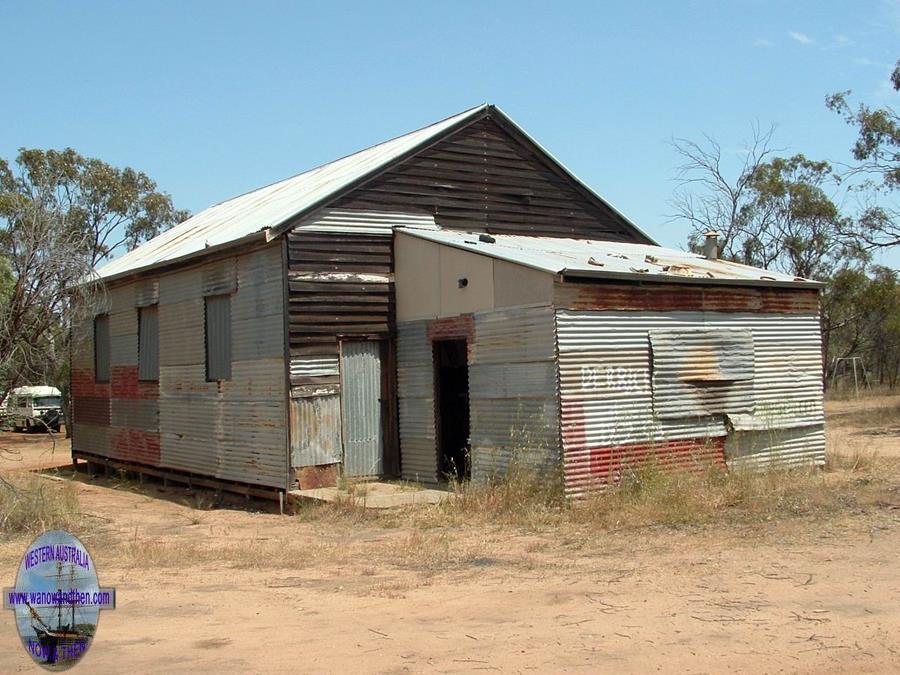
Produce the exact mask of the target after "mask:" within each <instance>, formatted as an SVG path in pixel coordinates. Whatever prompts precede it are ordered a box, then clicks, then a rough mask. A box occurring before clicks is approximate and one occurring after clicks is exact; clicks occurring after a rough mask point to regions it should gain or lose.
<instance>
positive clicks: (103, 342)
mask: <svg viewBox="0 0 900 675" xmlns="http://www.w3.org/2000/svg"><path fill="white" fill-rule="evenodd" d="M94 379H96V381H97V382H109V315H108V314H99V315H97V316H96V317H94Z"/></svg>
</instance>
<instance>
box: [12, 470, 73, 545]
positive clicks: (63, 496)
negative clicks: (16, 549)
mask: <svg viewBox="0 0 900 675" xmlns="http://www.w3.org/2000/svg"><path fill="white" fill-rule="evenodd" d="M83 524H84V523H83V515H82V512H81V508H80V505H79V503H78V493H77V490H76V487H75V486H74V485H73V484H72V483H71V482H69V481H52V480H49V479H47V478H45V477H42V476H39V475H35V474H33V473H30V472H24V471H22V472H20V471H17V472H14V473H6V474H0V533H2V534H4V535H6V536H14V535H24V534H40V533H41V532H45V531H47V530H80V529H83Z"/></svg>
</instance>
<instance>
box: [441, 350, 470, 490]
mask: <svg viewBox="0 0 900 675" xmlns="http://www.w3.org/2000/svg"><path fill="white" fill-rule="evenodd" d="M466 352H467V350H466V341H465V340H440V341H437V342H435V343H434V376H435V383H434V391H435V396H436V398H437V401H436V403H437V405H436V408H437V412H438V417H437V425H436V426H437V429H436V431H437V440H438V469H439V471H440V474H441V475H442V476H446V477H447V478H457V479H460V480H464V479H467V478H468V477H469V476H470V466H469V364H468V360H467V358H466Z"/></svg>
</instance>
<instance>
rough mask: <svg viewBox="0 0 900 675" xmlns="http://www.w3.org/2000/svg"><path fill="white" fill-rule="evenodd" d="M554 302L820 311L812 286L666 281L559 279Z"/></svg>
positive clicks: (682, 308) (578, 307)
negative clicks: (790, 287)
mask: <svg viewBox="0 0 900 675" xmlns="http://www.w3.org/2000/svg"><path fill="white" fill-rule="evenodd" d="M553 296H554V297H553V303H554V304H555V305H556V306H557V307H560V308H564V309H571V310H587V309H592V310H630V311H652V312H666V311H676V312H677V311H705V312H754V313H760V314H809V313H812V312H818V311H819V291H817V290H813V289H793V290H785V289H773V288H723V287H719V286H700V285H691V286H688V285H680V286H678V285H675V284H671V283H669V284H665V283H641V284H616V283H612V282H603V281H592V282H573V281H563V282H557V283H556V284H555V286H554V292H553Z"/></svg>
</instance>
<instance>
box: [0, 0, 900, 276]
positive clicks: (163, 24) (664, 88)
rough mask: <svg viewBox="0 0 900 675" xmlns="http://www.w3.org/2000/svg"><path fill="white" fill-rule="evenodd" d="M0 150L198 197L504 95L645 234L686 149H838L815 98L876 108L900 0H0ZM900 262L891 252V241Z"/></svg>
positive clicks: (829, 118)
mask: <svg viewBox="0 0 900 675" xmlns="http://www.w3.org/2000/svg"><path fill="white" fill-rule="evenodd" d="M0 26H2V34H3V42H2V44H3V47H4V52H5V54H4V56H5V61H6V64H7V65H6V68H4V82H3V85H2V100H3V104H2V105H0V156H3V157H6V158H8V159H11V158H12V157H13V155H14V154H15V152H16V149H17V148H19V147H20V146H29V147H44V148H48V147H64V146H71V147H74V148H75V149H76V150H78V151H79V152H81V153H83V154H87V155H92V156H96V157H100V158H102V159H104V160H106V161H108V162H111V163H113V164H116V165H131V166H133V167H135V168H138V169H141V170H143V171H145V172H147V173H148V174H150V175H151V176H152V177H153V178H154V179H156V181H157V182H158V184H159V186H160V187H161V188H162V189H163V190H165V191H167V192H170V193H171V194H172V195H173V197H174V198H175V201H176V204H177V205H178V206H179V207H183V208H188V209H191V210H192V211H198V210H200V209H202V208H204V207H206V206H208V205H209V204H211V203H214V202H217V201H221V200H223V199H226V198H228V197H230V196H234V195H236V194H239V193H241V192H245V191H247V190H248V189H252V188H254V187H258V186H260V185H264V184H266V183H270V182H272V181H275V180H279V179H281V178H284V177H287V176H289V175H292V174H295V173H298V172H300V171H301V170H303V169H306V168H309V167H312V166H314V165H317V164H320V163H323V162H326V161H329V160H331V159H334V158H337V157H339V156H341V155H344V154H347V153H349V152H353V151H355V150H358V149H361V148H363V147H365V146H368V145H371V144H373V143H376V142H379V141H381V140H385V139H387V138H389V137H392V136H396V135H398V134H401V133H405V132H406V131H410V130H412V129H415V128H417V127H421V126H424V125H426V124H429V123H431V122H433V121H436V120H438V119H440V118H443V117H446V116H448V115H450V114H453V113H455V112H458V111H461V110H463V109H465V108H468V107H471V106H472V105H476V104H478V103H481V102H484V101H488V102H491V103H495V104H497V105H499V106H500V107H501V108H503V109H504V111H506V112H507V113H508V114H509V115H510V116H512V117H513V118H514V119H515V120H516V121H517V122H518V123H519V124H521V125H522V126H523V127H524V128H525V129H526V130H528V131H529V133H531V134H532V135H533V136H534V137H535V138H536V139H537V140H538V141H540V142H541V143H542V144H543V145H544V146H545V147H547V148H548V149H549V150H550V151H551V152H553V153H554V154H555V155H556V156H557V157H558V158H559V159H560V160H561V161H563V163H565V164H566V165H567V166H568V167H569V168H570V169H572V170H573V171H574V172H575V173H576V174H577V175H578V176H580V177H581V178H582V179H583V180H584V181H585V182H587V183H588V184H589V185H590V186H591V187H593V188H594V189H595V190H597V191H598V192H599V193H600V194H601V195H603V196H604V197H605V198H606V199H607V200H609V201H610V202H611V203H613V204H614V205H615V206H616V207H617V208H618V209H619V210H620V211H622V212H624V213H625V214H626V215H627V216H628V217H630V218H631V219H632V220H633V221H635V222H636V223H637V224H638V225H639V226H641V227H642V228H643V229H644V230H645V231H647V232H649V233H650V234H651V235H652V236H654V237H655V238H656V239H657V240H658V241H660V242H661V243H663V244H667V245H674V246H679V247H680V246H683V244H684V240H685V235H686V232H687V230H686V228H685V226H683V225H679V224H676V223H667V220H668V219H667V216H666V214H667V213H669V212H670V208H669V206H668V204H667V201H668V200H669V199H670V198H671V195H672V190H673V184H672V181H671V179H672V176H673V174H674V169H675V167H676V165H677V164H678V157H677V156H676V155H675V153H674V151H673V150H672V148H671V146H670V144H669V141H670V139H671V138H672V137H673V136H677V137H686V138H691V139H696V138H699V137H700V135H701V134H702V133H708V134H711V135H713V136H714V137H715V138H716V139H718V140H719V141H720V142H721V144H722V146H723V147H724V148H725V149H726V150H727V151H729V152H730V153H731V156H733V157H734V158H735V160H737V158H738V157H739V154H738V153H739V150H740V147H741V144H742V141H743V140H744V139H746V138H747V137H748V136H749V134H750V125H751V123H753V122H754V121H758V122H759V123H760V124H761V125H763V126H767V125H769V124H770V123H774V124H776V125H777V126H778V129H777V133H776V144H777V145H778V146H779V147H782V148H784V149H785V151H786V152H803V153H805V154H806V155H808V156H810V157H815V158H824V159H830V160H834V161H847V160H849V147H850V145H851V143H852V140H853V132H852V130H850V129H849V128H847V127H846V126H845V125H844V124H843V122H842V121H841V120H840V119H839V118H838V116H836V115H835V114H833V113H831V112H830V111H828V110H827V109H826V108H825V105H824V99H825V96H826V94H828V93H830V92H834V91H838V90H843V89H853V90H854V93H855V95H856V96H857V97H858V99H862V100H865V101H867V102H870V103H873V104H884V103H888V102H890V101H891V98H895V95H893V94H892V93H891V92H890V89H889V87H888V80H887V78H888V74H889V72H890V69H891V67H892V64H893V63H894V62H895V61H896V59H897V58H898V57H900V49H898V46H900V2H898V1H888V0H875V1H872V2H854V3H849V2H822V1H820V2H791V3H784V2H762V1H760V2H729V3H724V2H722V3H720V2H705V1H704V2H653V3H651V2H643V3H642V2H633V1H632V2H603V3H599V2H561V3H549V2H545V3H533V2H521V1H519V2H467V1H455V2H452V3H451V2H432V3H423V2H389V3H388V2H384V3H341V2H321V3H318V2H316V3H299V2H254V3H252V4H251V3H239V2H228V1H225V0H220V1H219V2H184V1H182V2H177V3H175V2H153V3H112V2H110V3H101V2H88V1H85V2H79V3H71V2H69V3H62V2H59V3H50V2H40V1H36V2H27V3H23V2H13V1H10V0H2V1H0ZM888 258H889V259H890V260H889V261H890V262H894V259H896V262H897V263H898V265H900V255H894V254H891V255H890V256H888Z"/></svg>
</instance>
